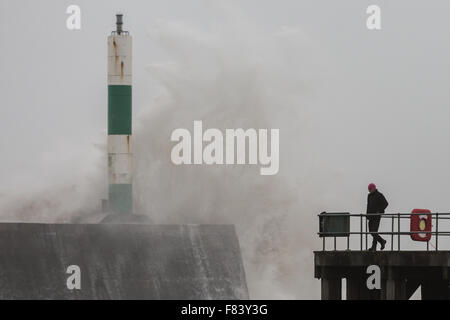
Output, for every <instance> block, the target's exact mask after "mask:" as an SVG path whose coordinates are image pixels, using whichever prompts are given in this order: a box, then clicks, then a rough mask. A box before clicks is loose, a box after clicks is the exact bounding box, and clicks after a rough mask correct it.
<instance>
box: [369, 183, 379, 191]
mask: <svg viewBox="0 0 450 320" xmlns="http://www.w3.org/2000/svg"><path fill="white" fill-rule="evenodd" d="M367 188H368V189H369V191H372V190H375V189H376V188H377V186H376V185H375V183H371V184H369V186H368V187H367Z"/></svg>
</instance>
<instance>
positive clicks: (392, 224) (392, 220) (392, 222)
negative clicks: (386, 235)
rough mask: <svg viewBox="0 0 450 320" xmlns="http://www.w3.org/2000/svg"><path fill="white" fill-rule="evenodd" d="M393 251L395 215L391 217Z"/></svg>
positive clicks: (392, 248) (392, 246)
mask: <svg viewBox="0 0 450 320" xmlns="http://www.w3.org/2000/svg"><path fill="white" fill-rule="evenodd" d="M391 227H392V228H391V229H392V231H391V251H394V216H392V219H391Z"/></svg>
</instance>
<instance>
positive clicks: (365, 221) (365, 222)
mask: <svg viewBox="0 0 450 320" xmlns="http://www.w3.org/2000/svg"><path fill="white" fill-rule="evenodd" d="M364 224H365V225H366V234H365V238H366V250H367V237H368V234H367V219H366V220H364Z"/></svg>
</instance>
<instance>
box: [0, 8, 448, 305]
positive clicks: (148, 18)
mask: <svg viewBox="0 0 450 320" xmlns="http://www.w3.org/2000/svg"><path fill="white" fill-rule="evenodd" d="M216 2H218V1H206V0H204V1H181V0H178V1H176V0H171V1H111V0H108V1H106V0H96V1H49V0H41V1H31V0H29V1H24V0H15V1H12V0H0V23H1V25H0V40H1V43H2V45H1V47H0V48H1V51H0V52H1V53H0V58H1V59H0V70H1V71H2V77H1V79H0V92H1V95H2V103H1V106H0V108H1V116H0V132H1V134H0V150H2V155H1V165H0V176H1V177H2V179H1V180H0V195H1V196H2V198H3V199H8V197H9V196H10V194H13V193H14V194H18V193H19V194H20V191H21V190H22V189H27V190H28V189H32V190H38V189H39V188H40V187H41V186H42V185H48V184H49V182H51V181H55V180H58V181H59V182H61V179H63V182H67V183H68V184H72V183H74V181H73V179H74V178H75V177H76V176H78V175H79V174H80V172H82V173H83V175H86V174H87V175H88V174H89V173H90V170H89V167H95V166H96V165H97V162H98V161H99V156H98V152H97V151H96V149H95V147H94V144H97V143H98V144H101V143H104V140H105V139H106V105H107V100H106V99H107V95H106V94H107V84H106V67H107V64H106V37H107V35H108V34H109V33H110V32H111V31H112V30H113V28H114V22H115V17H114V15H115V13H117V12H118V11H121V12H123V13H124V15H125V16H124V21H125V25H124V28H125V30H130V31H131V34H132V35H133V39H134V40H133V41H134V42H133V50H134V52H133V54H134V56H133V73H134V74H133V108H134V114H133V117H134V119H135V123H137V120H138V118H139V116H140V114H142V113H143V112H144V109H145V108H146V107H148V106H149V105H151V103H150V101H151V100H152V99H154V96H155V94H156V93H157V89H156V88H157V87H158V85H159V84H160V83H159V81H160V79H158V78H155V77H153V76H152V74H151V72H149V69H148V68H147V66H148V65H150V64H152V63H154V62H156V61H160V60H165V58H166V53H165V51H164V50H162V49H161V46H160V45H159V44H156V43H154V42H152V41H151V40H150V39H149V36H148V33H149V32H151V31H152V26H153V25H154V23H155V21H156V20H157V19H164V20H167V21H181V22H183V23H188V24H190V25H193V26H195V27H197V28H199V29H201V30H202V29H203V30H205V31H208V30H209V29H210V28H211V25H212V24H218V23H219V24H220V21H221V19H222V17H221V14H220V6H217V5H216ZM70 4H77V5H79V6H80V7H81V10H82V30H80V31H69V30H67V29H66V19H67V14H66V13H65V10H66V8H67V6H68V5H70ZM233 4H234V7H235V8H237V9H238V11H237V13H236V14H237V15H239V14H242V16H243V17H248V18H249V21H248V24H249V25H251V26H254V27H255V28H258V29H259V30H260V32H262V33H264V32H267V33H271V32H274V31H275V32H276V30H279V29H280V28H283V26H284V27H288V28H291V29H292V30H301V33H300V34H301V37H304V44H303V47H302V48H303V50H305V51H296V50H293V51H292V53H291V55H288V58H289V59H292V60H291V61H292V65H293V66H298V65H303V66H306V67H305V68H304V69H298V73H303V74H302V75H301V78H302V79H303V80H302V81H301V82H299V83H298V90H299V92H301V95H302V104H301V105H299V106H298V108H299V110H300V111H299V112H300V118H297V117H292V118H289V117H288V116H286V115H287V113H281V114H282V117H283V118H282V119H281V120H279V121H277V120H276V116H274V117H273V119H274V125H279V127H280V139H281V140H284V144H282V146H284V149H283V148H282V149H281V150H280V153H281V154H280V159H281V161H282V163H284V165H285V167H284V168H285V170H283V168H281V169H280V175H281V177H285V176H286V177H289V182H290V183H292V184H294V185H298V186H301V187H300V189H301V190H302V192H303V193H306V194H313V195H314V205H312V206H310V207H309V208H310V209H311V211H312V212H299V213H298V214H299V215H307V216H311V215H314V214H316V213H317V212H320V211H317V210H327V211H339V210H345V211H351V212H359V211H362V210H364V209H365V201H366V188H367V184H368V183H369V182H372V181H373V182H375V183H376V184H377V185H379V187H380V190H381V191H382V192H383V193H385V195H386V196H387V198H388V200H389V202H390V206H389V209H388V211H393V212H397V211H402V212H409V211H410V210H411V209H413V208H416V207H424V208H430V209H431V210H433V211H440V212H444V211H447V212H448V211H450V203H449V200H448V193H449V191H450V170H449V167H450V149H449V148H448V147H447V146H448V141H449V140H450V129H449V127H448V119H449V116H450V111H449V110H450V109H449V108H448V105H449V102H450V90H448V88H449V84H450V72H449V71H450V62H449V57H450V42H449V41H448V39H449V38H450V20H449V19H448V17H447V16H448V12H449V10H450V3H449V2H448V1H444V0H442V1H438V0H435V1H432V2H430V1H412V0H397V1H365V0H352V1H349V0H346V1H331V0H329V1H323V0H319V1H318V0H310V1H298V0H293V1H257V0H253V1H245V0H244V1H234V2H233ZM369 4H377V5H379V6H380V7H381V10H382V30H381V31H368V30H367V28H366V26H365V21H366V17H367V15H366V13H365V10H366V8H367V6H368V5H369ZM218 8H219V9H218ZM225 22H226V19H225V20H224V26H223V28H224V29H226V28H227V25H226V24H225ZM295 48H297V47H295ZM309 58H310V60H309ZM298 59H302V60H303V61H297V60H298ZM282 64H283V65H282V67H286V68H287V69H288V67H289V65H290V60H285V61H282ZM290 72H291V73H292V76H293V79H295V76H296V75H295V74H296V73H297V72H296V70H295V69H292V70H290ZM294 87H295V82H294ZM282 107H283V106H277V105H273V108H274V110H272V111H273V113H272V114H276V109H277V108H282ZM280 117H281V116H280ZM189 121H191V120H189ZM296 121H298V125H297V124H296ZM283 124H284V125H285V127H283V126H284V125H283ZM295 127H299V128H301V129H299V131H296V130H294V131H292V130H291V129H292V128H295ZM283 130H284V131H283ZM283 132H295V133H301V137H298V138H297V137H295V136H294V137H292V136H287V135H285V136H283ZM298 139H300V142H299V140H298ZM167 142H169V136H167ZM286 168H287V169H286ZM68 170H69V171H70V170H73V172H74V174H73V175H70V174H68V175H67V174H65V173H66V171H68ZM266 181H270V180H266ZM305 190H306V191H305ZM253 200H254V199H248V201H253ZM299 211H300V208H299ZM310 221H311V223H314V225H313V227H311V228H310V229H314V230H315V228H316V224H315V223H316V220H315V219H311V220H310ZM311 234H313V232H312V233H311ZM315 246H317V243H315ZM310 249H313V248H312V247H310ZM311 263H312V262H311ZM308 276H310V275H306V276H305V277H308ZM297 296H300V297H305V296H306V295H303V294H302V293H301V294H299V295H297Z"/></svg>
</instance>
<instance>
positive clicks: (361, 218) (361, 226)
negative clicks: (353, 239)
mask: <svg viewBox="0 0 450 320" xmlns="http://www.w3.org/2000/svg"><path fill="white" fill-rule="evenodd" d="M359 229H360V233H359V237H360V242H361V251H363V238H362V236H363V216H362V214H361V216H360V228H359Z"/></svg>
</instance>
